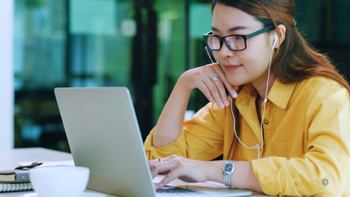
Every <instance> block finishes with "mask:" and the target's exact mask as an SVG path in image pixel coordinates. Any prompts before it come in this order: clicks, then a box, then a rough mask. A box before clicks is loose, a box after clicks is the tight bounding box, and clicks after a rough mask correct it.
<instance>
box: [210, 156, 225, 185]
mask: <svg viewBox="0 0 350 197" xmlns="http://www.w3.org/2000/svg"><path fill="white" fill-rule="evenodd" d="M225 163H226V161H224V160H221V161H210V170H209V177H208V178H209V181H215V182H219V183H223V180H224V176H223V171H222V167H223V166H224V165H225Z"/></svg>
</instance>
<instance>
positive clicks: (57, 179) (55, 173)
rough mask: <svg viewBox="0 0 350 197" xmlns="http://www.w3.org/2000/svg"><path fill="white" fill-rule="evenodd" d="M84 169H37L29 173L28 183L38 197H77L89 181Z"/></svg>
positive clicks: (56, 167) (87, 170) (62, 167)
mask: <svg viewBox="0 0 350 197" xmlns="http://www.w3.org/2000/svg"><path fill="white" fill-rule="evenodd" d="M89 175H90V170H89V168H86V167H77V166H76V167H75V166H52V167H37V168H34V169H32V170H30V172H29V178H30V182H31V184H32V186H33V189H34V191H35V192H36V193H37V194H38V195H39V197H63V196H64V197H79V196H80V195H81V194H82V193H83V192H84V190H85V188H86V186H87V183H88V181H89Z"/></svg>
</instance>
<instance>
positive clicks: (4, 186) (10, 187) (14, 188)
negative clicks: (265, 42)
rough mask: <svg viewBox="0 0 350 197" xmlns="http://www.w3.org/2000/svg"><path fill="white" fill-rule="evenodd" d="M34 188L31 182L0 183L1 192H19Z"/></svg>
mask: <svg viewBox="0 0 350 197" xmlns="http://www.w3.org/2000/svg"><path fill="white" fill-rule="evenodd" d="M27 190H33V187H32V185H31V184H30V183H0V192H19V191H27Z"/></svg>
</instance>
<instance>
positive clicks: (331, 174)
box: [145, 0, 350, 196]
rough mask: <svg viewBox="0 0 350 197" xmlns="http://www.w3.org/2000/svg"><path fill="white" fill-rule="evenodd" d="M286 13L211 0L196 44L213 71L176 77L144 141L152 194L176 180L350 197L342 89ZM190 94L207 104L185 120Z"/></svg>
mask: <svg viewBox="0 0 350 197" xmlns="http://www.w3.org/2000/svg"><path fill="white" fill-rule="evenodd" d="M293 13H294V5H293V1H292V0H214V1H213V3H212V16H213V17H212V27H211V28H212V32H211V33H209V34H207V35H205V36H204V38H205V42H206V43H207V45H208V46H209V47H210V48H211V49H212V50H213V52H214V56H215V58H216V60H217V61H218V64H210V65H205V66H202V67H198V68H194V69H191V70H188V71H186V72H185V73H183V74H182V75H181V77H180V78H179V79H178V81H177V83H176V85H175V87H174V89H173V92H172V94H171V96H170V97H169V100H168V102H167V103H166V105H165V107H164V109H163V111H162V114H161V116H160V118H159V120H158V123H157V125H156V127H155V128H154V129H153V130H152V131H151V133H150V134H149V136H148V138H147V140H146V142H145V149H146V152H147V156H148V159H149V160H150V161H149V165H150V168H151V172H152V175H153V177H155V176H156V175H158V174H161V173H166V174H167V175H166V176H165V178H164V179H163V180H162V181H161V182H160V183H159V184H157V185H156V188H161V187H162V186H164V185H165V184H167V183H168V182H170V181H171V180H173V179H175V178H180V179H182V180H185V181H209V180H210V181H217V182H221V183H224V184H226V185H227V186H230V187H233V188H242V189H248V190H252V191H256V192H262V193H266V194H268V195H293V196H295V195H318V196H350V184H349V181H348V179H349V177H350V152H349V147H350V105H349V103H350V100H349V92H350V87H349V85H348V83H347V82H346V81H345V80H344V79H343V78H342V77H341V76H340V75H339V74H338V73H337V71H336V70H335V68H334V66H333V65H332V64H331V63H330V61H329V60H328V59H327V57H325V56H324V55H322V54H319V53H317V52H316V51H314V50H313V49H312V48H311V47H310V46H309V45H308V44H307V43H306V41H305V40H304V39H303V37H302V36H301V35H300V33H299V32H298V31H297V29H296V27H295V21H294V19H293ZM224 85H225V86H226V87H227V89H228V91H229V92H230V94H231V97H232V99H231V98H230V97H227V96H226V94H225V89H224ZM194 88H198V89H200V90H201V91H202V92H203V93H204V95H205V96H206V97H207V98H208V100H209V101H210V103H208V104H207V105H206V106H204V107H203V108H202V109H201V110H199V111H198V112H197V113H196V114H195V115H194V117H193V118H192V119H191V120H190V121H186V122H184V121H183V119H184V114H185V110H186V106H187V103H188V99H189V96H190V93H191V91H192V89H194ZM221 154H223V158H224V160H223V161H210V160H212V159H214V158H216V157H218V156H219V155H221Z"/></svg>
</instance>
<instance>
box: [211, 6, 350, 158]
mask: <svg viewBox="0 0 350 197" xmlns="http://www.w3.org/2000/svg"><path fill="white" fill-rule="evenodd" d="M217 3H221V4H223V5H226V6H232V7H235V8H237V9H239V10H242V11H243V12H245V13H247V14H249V15H252V16H254V17H255V18H256V19H257V20H258V21H260V22H261V23H263V24H264V26H265V27H268V26H274V27H275V28H276V27H277V26H278V25H279V24H283V25H284V26H285V27H286V35H285V39H284V42H283V43H282V45H280V47H279V48H278V50H277V51H276V53H275V55H274V57H273V60H272V64H271V71H272V72H273V73H274V75H275V77H276V78H278V79H279V80H280V81H281V82H282V83H285V84H288V83H294V82H300V81H302V80H304V79H308V78H310V77H325V78H328V79H332V80H334V81H336V82H338V83H339V84H341V85H342V86H343V87H345V88H346V89H347V90H348V92H349V93H350V87H349V84H348V82H347V81H346V80H345V79H344V77H343V76H342V75H340V74H339V73H338V72H337V70H336V68H335V67H334V66H333V65H332V63H331V62H330V60H329V59H328V57H327V56H326V55H324V54H320V53H318V52H317V51H316V50H315V49H314V48H313V47H312V46H311V45H310V44H308V43H307V42H306V41H305V39H304V38H303V37H302V35H301V34H300V33H299V31H298V30H297V28H296V26H295V25H296V24H295V21H294V17H293V14H294V4H293V0H213V2H212V11H213V10H214V7H215V5H216V4H217ZM277 34H279V33H278V32H277ZM278 36H279V37H280V36H281V35H278ZM279 40H280V39H279ZM235 117H236V123H238V124H236V132H237V134H239V129H240V124H239V122H240V121H239V118H240V117H239V112H238V110H237V108H236V110H235ZM238 144H239V143H238V140H237V139H236V138H235V139H234V140H233V142H232V145H231V148H230V151H229V154H228V158H233V157H234V156H235V153H234V152H233V150H236V148H237V145H238Z"/></svg>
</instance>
